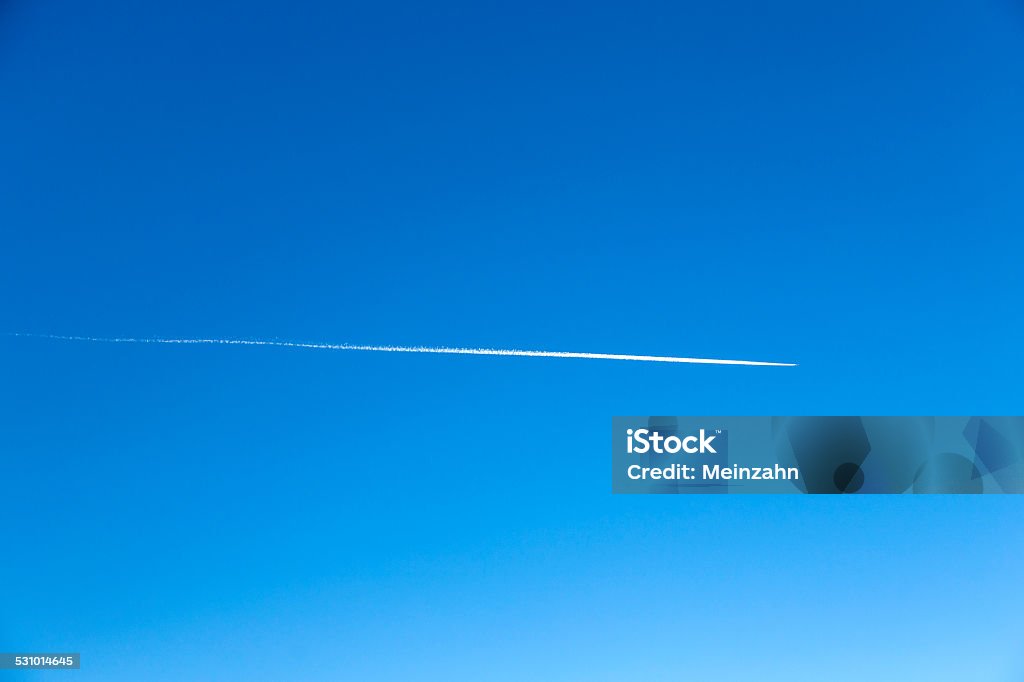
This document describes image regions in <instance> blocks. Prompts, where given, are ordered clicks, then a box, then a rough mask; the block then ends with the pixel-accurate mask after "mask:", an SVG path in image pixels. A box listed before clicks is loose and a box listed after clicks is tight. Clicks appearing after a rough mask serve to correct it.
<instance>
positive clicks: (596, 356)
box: [11, 333, 796, 367]
mask: <svg viewBox="0 0 1024 682" xmlns="http://www.w3.org/2000/svg"><path fill="white" fill-rule="evenodd" d="M11 336H22V337H33V338H42V339H54V340H57V341H91V342H94V343H168V344H180V345H199V344H204V345H218V346H278V347H281V348H312V349H314V350H351V351H372V352H378V353H436V354H442V355H505V356H513V357H526V358H580V359H583V360H632V361H634V362H674V363H684V364H691V365H755V366H759V367H796V363H792V362H760V361H757V360H719V359H717V358H677V357H672V356H665V355H620V354H617V353H578V352H568V351H547V350H506V349H501V348H446V347H439V348H433V347H429V346H364V345H357V344H350V343H298V342H295V341H263V340H258V339H133V338H100V337H94V336H62V335H58V334H23V333H13V334H11Z"/></svg>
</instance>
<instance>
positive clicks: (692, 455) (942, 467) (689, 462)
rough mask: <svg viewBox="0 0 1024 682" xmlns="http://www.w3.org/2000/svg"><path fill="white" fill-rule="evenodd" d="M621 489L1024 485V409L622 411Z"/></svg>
mask: <svg viewBox="0 0 1024 682" xmlns="http://www.w3.org/2000/svg"><path fill="white" fill-rule="evenodd" d="M612 490H613V492H616V493H660V494H681V493H706V494H722V493H744V494H758V493H765V494H772V493H773V494H782V493H827V494H832V493H844V494H849V493H858V494H866V493H874V494H893V493H955V494H981V493H986V494H999V493H1021V492H1024V417H842V416H840V417H614V418H613V420H612Z"/></svg>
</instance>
